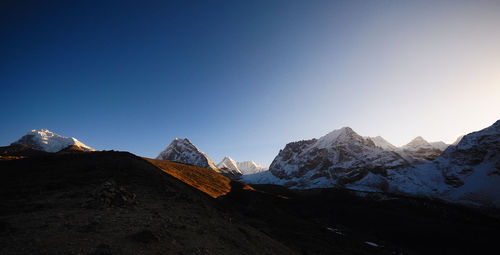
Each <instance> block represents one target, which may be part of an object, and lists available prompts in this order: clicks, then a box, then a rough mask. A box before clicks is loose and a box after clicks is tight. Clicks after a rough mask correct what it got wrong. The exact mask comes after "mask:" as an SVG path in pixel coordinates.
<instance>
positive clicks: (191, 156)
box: [156, 138, 218, 171]
mask: <svg viewBox="0 0 500 255" xmlns="http://www.w3.org/2000/svg"><path fill="white" fill-rule="evenodd" d="M156 159H161V160H169V161H174V162H179V163H184V164H189V165H194V166H200V167H205V168H210V169H212V170H215V171H218V168H217V167H216V166H215V164H214V162H212V160H211V159H210V158H209V157H208V156H207V155H206V154H205V153H203V152H202V151H200V150H199V149H198V148H197V147H196V146H194V144H193V143H191V141H189V139H187V138H184V139H182V138H175V139H174V140H173V141H172V142H171V143H170V145H168V147H167V148H166V149H165V150H163V151H162V152H160V154H159V155H158V157H156Z"/></svg>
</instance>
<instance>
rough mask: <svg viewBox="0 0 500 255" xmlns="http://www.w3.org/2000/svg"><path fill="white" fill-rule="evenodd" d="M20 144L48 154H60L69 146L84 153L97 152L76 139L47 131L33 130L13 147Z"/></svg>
mask: <svg viewBox="0 0 500 255" xmlns="http://www.w3.org/2000/svg"><path fill="white" fill-rule="evenodd" d="M20 144H22V145H27V146H29V147H31V148H33V149H37V150H42V151H47V152H58V151H60V150H63V149H65V148H67V147H69V146H77V147H79V148H81V150H83V151H95V150H94V149H92V148H90V147H89V146H87V145H85V144H83V143H82V142H80V141H78V139H76V138H73V137H64V136H61V135H58V134H56V133H53V132H50V131H49V130H47V129H40V130H35V129H34V130H31V131H30V132H28V133H27V134H26V135H24V136H23V137H21V138H20V139H19V140H17V141H15V142H13V143H12V145H20Z"/></svg>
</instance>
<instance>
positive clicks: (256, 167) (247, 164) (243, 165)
mask: <svg viewBox="0 0 500 255" xmlns="http://www.w3.org/2000/svg"><path fill="white" fill-rule="evenodd" d="M236 165H237V166H238V169H240V171H241V172H242V173H243V174H245V175H248V174H255V173H260V172H262V171H266V170H267V168H265V167H264V166H262V165H260V164H258V163H255V162H254V161H253V160H248V161H241V162H236Z"/></svg>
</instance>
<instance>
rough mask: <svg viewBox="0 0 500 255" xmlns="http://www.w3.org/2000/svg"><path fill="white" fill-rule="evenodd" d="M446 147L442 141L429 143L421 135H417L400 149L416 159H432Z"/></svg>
mask: <svg viewBox="0 0 500 255" xmlns="http://www.w3.org/2000/svg"><path fill="white" fill-rule="evenodd" d="M446 147H448V145H447V144H445V143H443V142H433V143H429V142H427V141H426V140H425V139H424V138H422V137H421V136H417V137H416V138H415V139H413V140H411V142H409V143H408V144H406V145H404V146H402V147H401V148H400V149H401V151H402V153H404V154H407V155H409V156H410V157H412V158H414V159H416V160H434V159H436V158H437V157H438V156H439V155H441V153H443V151H444V150H445V149H446Z"/></svg>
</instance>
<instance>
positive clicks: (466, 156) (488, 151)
mask: <svg viewBox="0 0 500 255" xmlns="http://www.w3.org/2000/svg"><path fill="white" fill-rule="evenodd" d="M436 164H437V165H438V167H439V168H440V169H441V170H442V172H443V176H444V177H445V178H446V180H447V184H449V185H451V186H453V187H455V188H458V187H461V186H463V185H465V184H467V183H469V182H471V181H472V182H478V180H477V178H482V179H483V180H481V181H480V182H478V184H480V186H482V188H484V189H486V188H487V186H488V185H489V184H488V183H490V182H491V181H493V180H496V181H497V182H496V184H491V186H500V120H499V121H497V122H496V123H495V124H493V125H492V126H490V127H488V128H485V129H483V130H480V131H477V132H474V133H470V134H468V135H466V136H464V137H463V138H462V139H461V140H460V142H458V144H456V145H452V146H450V147H448V149H446V151H445V152H444V153H443V154H442V155H441V156H440V157H439V158H438V159H437V160H436ZM490 188H491V187H490ZM498 192H500V188H498ZM497 194H500V193H497Z"/></svg>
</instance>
